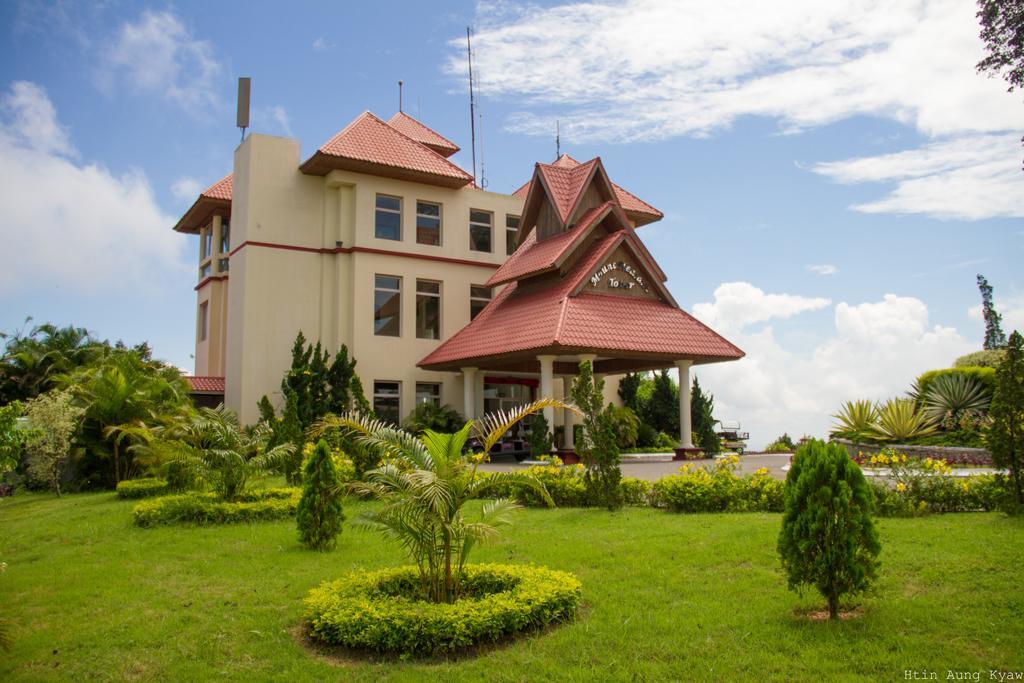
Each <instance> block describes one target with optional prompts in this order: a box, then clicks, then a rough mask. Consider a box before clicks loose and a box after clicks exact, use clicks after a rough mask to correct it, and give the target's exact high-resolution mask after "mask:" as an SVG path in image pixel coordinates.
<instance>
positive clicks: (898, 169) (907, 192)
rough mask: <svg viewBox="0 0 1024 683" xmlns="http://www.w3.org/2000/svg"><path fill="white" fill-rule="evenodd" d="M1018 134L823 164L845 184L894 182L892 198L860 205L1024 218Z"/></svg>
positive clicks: (820, 169) (875, 209) (820, 167)
mask: <svg viewBox="0 0 1024 683" xmlns="http://www.w3.org/2000/svg"><path fill="white" fill-rule="evenodd" d="M1021 154H1022V151H1021V146H1020V138H1019V136H1018V135H1016V134H1007V135H968V136H964V137H959V138H954V139H948V140H940V141H937V142H933V143H931V144H928V145H925V146H923V147H919V148H917V149H912V150H908V151H905V152H898V153H896V154H886V155H883V156H875V157H864V158H860V159H848V160H846V161H832V162H826V163H820V164H817V165H816V166H815V167H814V172H815V173H820V174H822V175H825V176H828V177H830V178H832V179H834V180H837V181H839V182H841V183H863V182H881V181H892V182H895V183H896V188H895V189H894V190H893V191H892V192H891V193H890V194H889V196H888V197H885V198H884V199H880V200H877V201H873V202H868V203H865V204H858V205H855V206H854V207H852V208H854V209H856V210H857V211H863V212H865V213H927V214H930V215H932V216H936V217H938V218H959V219H964V220H978V219H982V218H991V217H993V216H1024V173H1021V172H1020V163H1021V161H1020V159H1021Z"/></svg>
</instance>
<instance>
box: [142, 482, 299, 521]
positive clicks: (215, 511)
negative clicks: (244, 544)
mask: <svg viewBox="0 0 1024 683" xmlns="http://www.w3.org/2000/svg"><path fill="white" fill-rule="evenodd" d="M301 496H302V491H301V490H299V489H297V488H270V489H262V490H257V491H249V492H246V493H245V494H243V495H242V496H241V497H239V499H237V500H221V499H220V498H218V497H217V496H216V494H213V493H196V492H192V493H183V494H179V495H174V496H161V497H159V498H153V499H152V500H146V501H143V502H141V503H139V504H138V505H136V506H135V508H134V509H133V510H132V521H133V523H134V524H135V526H140V527H153V526H160V525H164V524H197V525H205V524H231V523H234V522H256V521H262V520H269V519H282V518H285V517H291V516H294V515H295V511H296V510H297V509H298V505H299V498H301Z"/></svg>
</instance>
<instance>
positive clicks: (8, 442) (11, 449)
mask: <svg viewBox="0 0 1024 683" xmlns="http://www.w3.org/2000/svg"><path fill="white" fill-rule="evenodd" d="M23 410H24V408H23V406H22V405H21V403H20V402H19V401H15V402H14V403H9V404H7V405H5V406H0V477H2V476H3V475H4V474H6V473H7V472H10V471H12V470H14V469H15V468H17V467H18V465H20V464H21V454H22V451H23V450H24V448H25V444H26V443H28V440H29V436H30V435H31V432H30V431H29V430H28V429H26V428H24V427H22V426H20V425H19V424H18V419H19V418H20V417H21V416H22V412H23Z"/></svg>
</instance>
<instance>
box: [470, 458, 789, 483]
mask: <svg viewBox="0 0 1024 683" xmlns="http://www.w3.org/2000/svg"><path fill="white" fill-rule="evenodd" d="M665 457H666V458H667V457H669V456H668V455H666V456H665ZM789 458H790V454H789V453H783V454H763V455H761V454H757V455H744V456H741V457H740V467H739V470H738V472H739V473H740V474H753V472H754V470H757V469H760V468H762V467H767V468H768V472H769V473H770V474H771V475H772V476H773V477H776V478H778V479H785V478H786V473H785V472H784V471H783V470H782V468H783V467H784V466H786V465H788V464H789ZM686 462H688V463H693V464H695V465H698V466H703V467H708V468H710V467H714V460H712V459H704V460H688V461H686ZM683 464H685V463H684V462H680V461H671V460H670V461H667V462H666V461H662V462H635V461H629V460H627V461H624V462H623V463H622V475H623V476H625V477H636V478H637V479H646V480H648V481H656V480H658V479H661V478H662V477H664V476H665V475H666V474H675V473H676V472H678V471H679V467H680V466H681V465H683ZM527 467H529V465H524V464H521V463H517V462H516V461H515V458H513V457H512V456H510V455H509V456H502V455H496V456H494V460H493V461H492V462H489V463H486V464H484V465H481V466H480V469H481V470H483V471H488V472H515V471H523V470H525V469H526V468H527Z"/></svg>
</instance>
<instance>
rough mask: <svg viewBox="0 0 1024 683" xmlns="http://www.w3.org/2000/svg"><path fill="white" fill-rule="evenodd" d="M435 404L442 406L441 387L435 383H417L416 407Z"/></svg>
mask: <svg viewBox="0 0 1024 683" xmlns="http://www.w3.org/2000/svg"><path fill="white" fill-rule="evenodd" d="M421 403H433V404H434V405H435V406H440V405H441V385H440V384H435V383H433V382H416V405H417V406H419V405H420V404H421Z"/></svg>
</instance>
